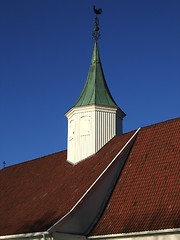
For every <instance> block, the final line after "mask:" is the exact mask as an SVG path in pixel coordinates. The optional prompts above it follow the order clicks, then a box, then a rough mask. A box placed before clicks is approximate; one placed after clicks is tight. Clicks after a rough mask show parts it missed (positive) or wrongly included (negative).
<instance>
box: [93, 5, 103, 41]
mask: <svg viewBox="0 0 180 240" xmlns="http://www.w3.org/2000/svg"><path fill="white" fill-rule="evenodd" d="M93 10H94V12H95V14H96V17H95V18H94V31H93V32H92V37H93V39H94V40H95V41H97V40H98V39H99V38H100V37H101V34H100V31H99V18H98V17H97V15H100V14H101V13H102V9H101V8H99V9H96V8H95V6H93Z"/></svg>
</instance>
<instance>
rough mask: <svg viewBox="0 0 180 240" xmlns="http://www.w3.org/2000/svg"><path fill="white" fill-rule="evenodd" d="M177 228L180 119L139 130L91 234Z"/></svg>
mask: <svg viewBox="0 0 180 240" xmlns="http://www.w3.org/2000/svg"><path fill="white" fill-rule="evenodd" d="M179 227H180V118H177V119H173V120H169V121H166V122H162V123H159V124H155V125H151V126H148V127H144V128H142V129H141V130H140V132H139V134H138V137H137V138H136V141H135V143H134V145H133V148H132V151H131V153H130V155H129V157H128V159H127V161H126V164H125V166H124V169H123V171H122V173H121V175H120V177H119V180H118V182H117V184H116V186H115V189H114V191H113V194H112V196H111V198H110V200H109V202H108V204H107V206H106V209H105V211H104V213H103V215H102V216H101V218H100V220H99V222H98V223H97V225H96V226H95V228H94V229H93V231H92V232H91V235H106V234H117V233H128V232H140V231H147V230H157V229H158V230H159V229H171V228H179Z"/></svg>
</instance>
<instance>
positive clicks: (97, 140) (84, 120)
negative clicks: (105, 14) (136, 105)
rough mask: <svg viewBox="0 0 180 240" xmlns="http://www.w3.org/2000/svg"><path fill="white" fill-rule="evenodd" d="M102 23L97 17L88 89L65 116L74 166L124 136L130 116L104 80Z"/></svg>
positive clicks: (68, 150) (85, 86)
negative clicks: (117, 101) (124, 123)
mask: <svg viewBox="0 0 180 240" xmlns="http://www.w3.org/2000/svg"><path fill="white" fill-rule="evenodd" d="M95 10H96V9H95ZM96 11H97V12H98V11H100V10H96ZM97 12H95V13H96V14H98V13H97ZM98 23H99V21H98V18H97V15H96V17H95V19H94V24H95V27H94V32H93V37H94V39H95V45H94V50H93V56H92V60H91V64H90V68H89V72H88V76H87V79H86V82H85V85H84V88H83V90H82V92H81V94H80V96H79V98H78V99H77V101H76V103H75V104H74V106H73V107H72V108H71V109H70V110H69V111H68V112H67V113H66V114H65V116H66V117H67V119H68V140H67V161H69V162H70V163H72V164H77V163H78V162H79V161H81V160H84V159H85V158H87V157H89V156H91V155H93V154H95V153H96V152H97V151H98V150H99V149H101V148H102V147H103V146H104V145H105V144H106V143H107V142H108V141H109V140H111V139H112V138H113V137H114V136H115V135H119V134H121V133H122V120H123V118H124V117H125V116H126V114H125V113H124V112H123V111H122V110H121V109H120V108H119V107H118V106H117V104H116V103H115V101H114V99H113V98H112V96H111V93H110V91H109V89H108V86H107V83H106V80H105V78H104V73H103V70H102V66H101V61H100V56H99V50H98V44H97V40H98V38H99V36H100V33H99V27H98Z"/></svg>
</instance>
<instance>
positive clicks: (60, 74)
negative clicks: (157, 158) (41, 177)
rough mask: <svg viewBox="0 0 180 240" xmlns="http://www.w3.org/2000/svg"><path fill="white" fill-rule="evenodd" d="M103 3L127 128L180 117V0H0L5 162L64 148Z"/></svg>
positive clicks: (105, 50) (106, 54) (108, 74)
mask: <svg viewBox="0 0 180 240" xmlns="http://www.w3.org/2000/svg"><path fill="white" fill-rule="evenodd" d="M94 4H95V5H96V6H97V8H99V7H101V8H102V10H103V13H102V15H101V16H100V29H101V35H102V36H101V39H100V40H99V50H100V57H101V62H102V66H103V70H104V74H105V78H106V81H107V84H108V86H109V89H110V91H111V94H112V96H113V98H114V99H115V101H116V103H117V104H118V105H119V107H120V108H121V109H122V110H123V111H124V112H125V113H126V114H127V116H126V117H125V119H124V132H128V131H131V130H134V129H136V128H138V127H142V126H146V125H150V124H154V123H157V122H161V121H165V120H168V119H172V118H175V117H179V112H180V111H179V110H180V107H179V106H180V44H179V43H180V1H179V0H168V1H167V0H147V1H145V0H136V1H135V0H114V1H106V0H96V1H95V0H94V1H93V0H92V1H90V0H89V1H88V0H79V1H74V0H69V1H65V0H61V1H60V0H59V1H58V0H48V1H47V0H26V1H25V0H1V1H0V168H1V167H2V162H3V161H6V163H7V166H9V165H12V164H16V163H20V162H23V161H27V160H31V159H34V158H37V157H41V156H44V155H47V154H50V153H54V152H57V151H61V150H64V149H66V142H67V141H66V139H67V120H66V117H65V116H64V114H65V113H66V112H67V111H68V110H69V109H70V108H71V107H72V106H73V104H74V103H75V101H76V100H77V98H78V96H79V95H80V93H81V90H82V88H83V86H84V83H85V80H86V77H87V73H88V69H89V65H90V61H91V57H92V51H93V45H94V41H93V39H92V38H91V32H92V29H93V18H94V13H93V10H92V6H93V5H94Z"/></svg>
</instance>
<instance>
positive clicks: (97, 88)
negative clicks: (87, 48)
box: [73, 42, 125, 115]
mask: <svg viewBox="0 0 180 240" xmlns="http://www.w3.org/2000/svg"><path fill="white" fill-rule="evenodd" d="M87 105H101V106H107V107H117V104H116V103H115V101H114V99H113V97H112V96H111V93H110V91H109V88H108V86H107V83H106V80H105V77H104V73H103V70H102V66H101V61H100V57H99V50H98V44H97V42H95V45H94V51H93V56H92V60H91V64H90V68H89V72H88V76H87V79H86V82H85V85H84V88H83V90H82V92H81V94H80V96H79V98H78V100H77V101H76V103H75V104H74V106H73V107H80V106H87ZM124 115H125V114H124Z"/></svg>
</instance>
